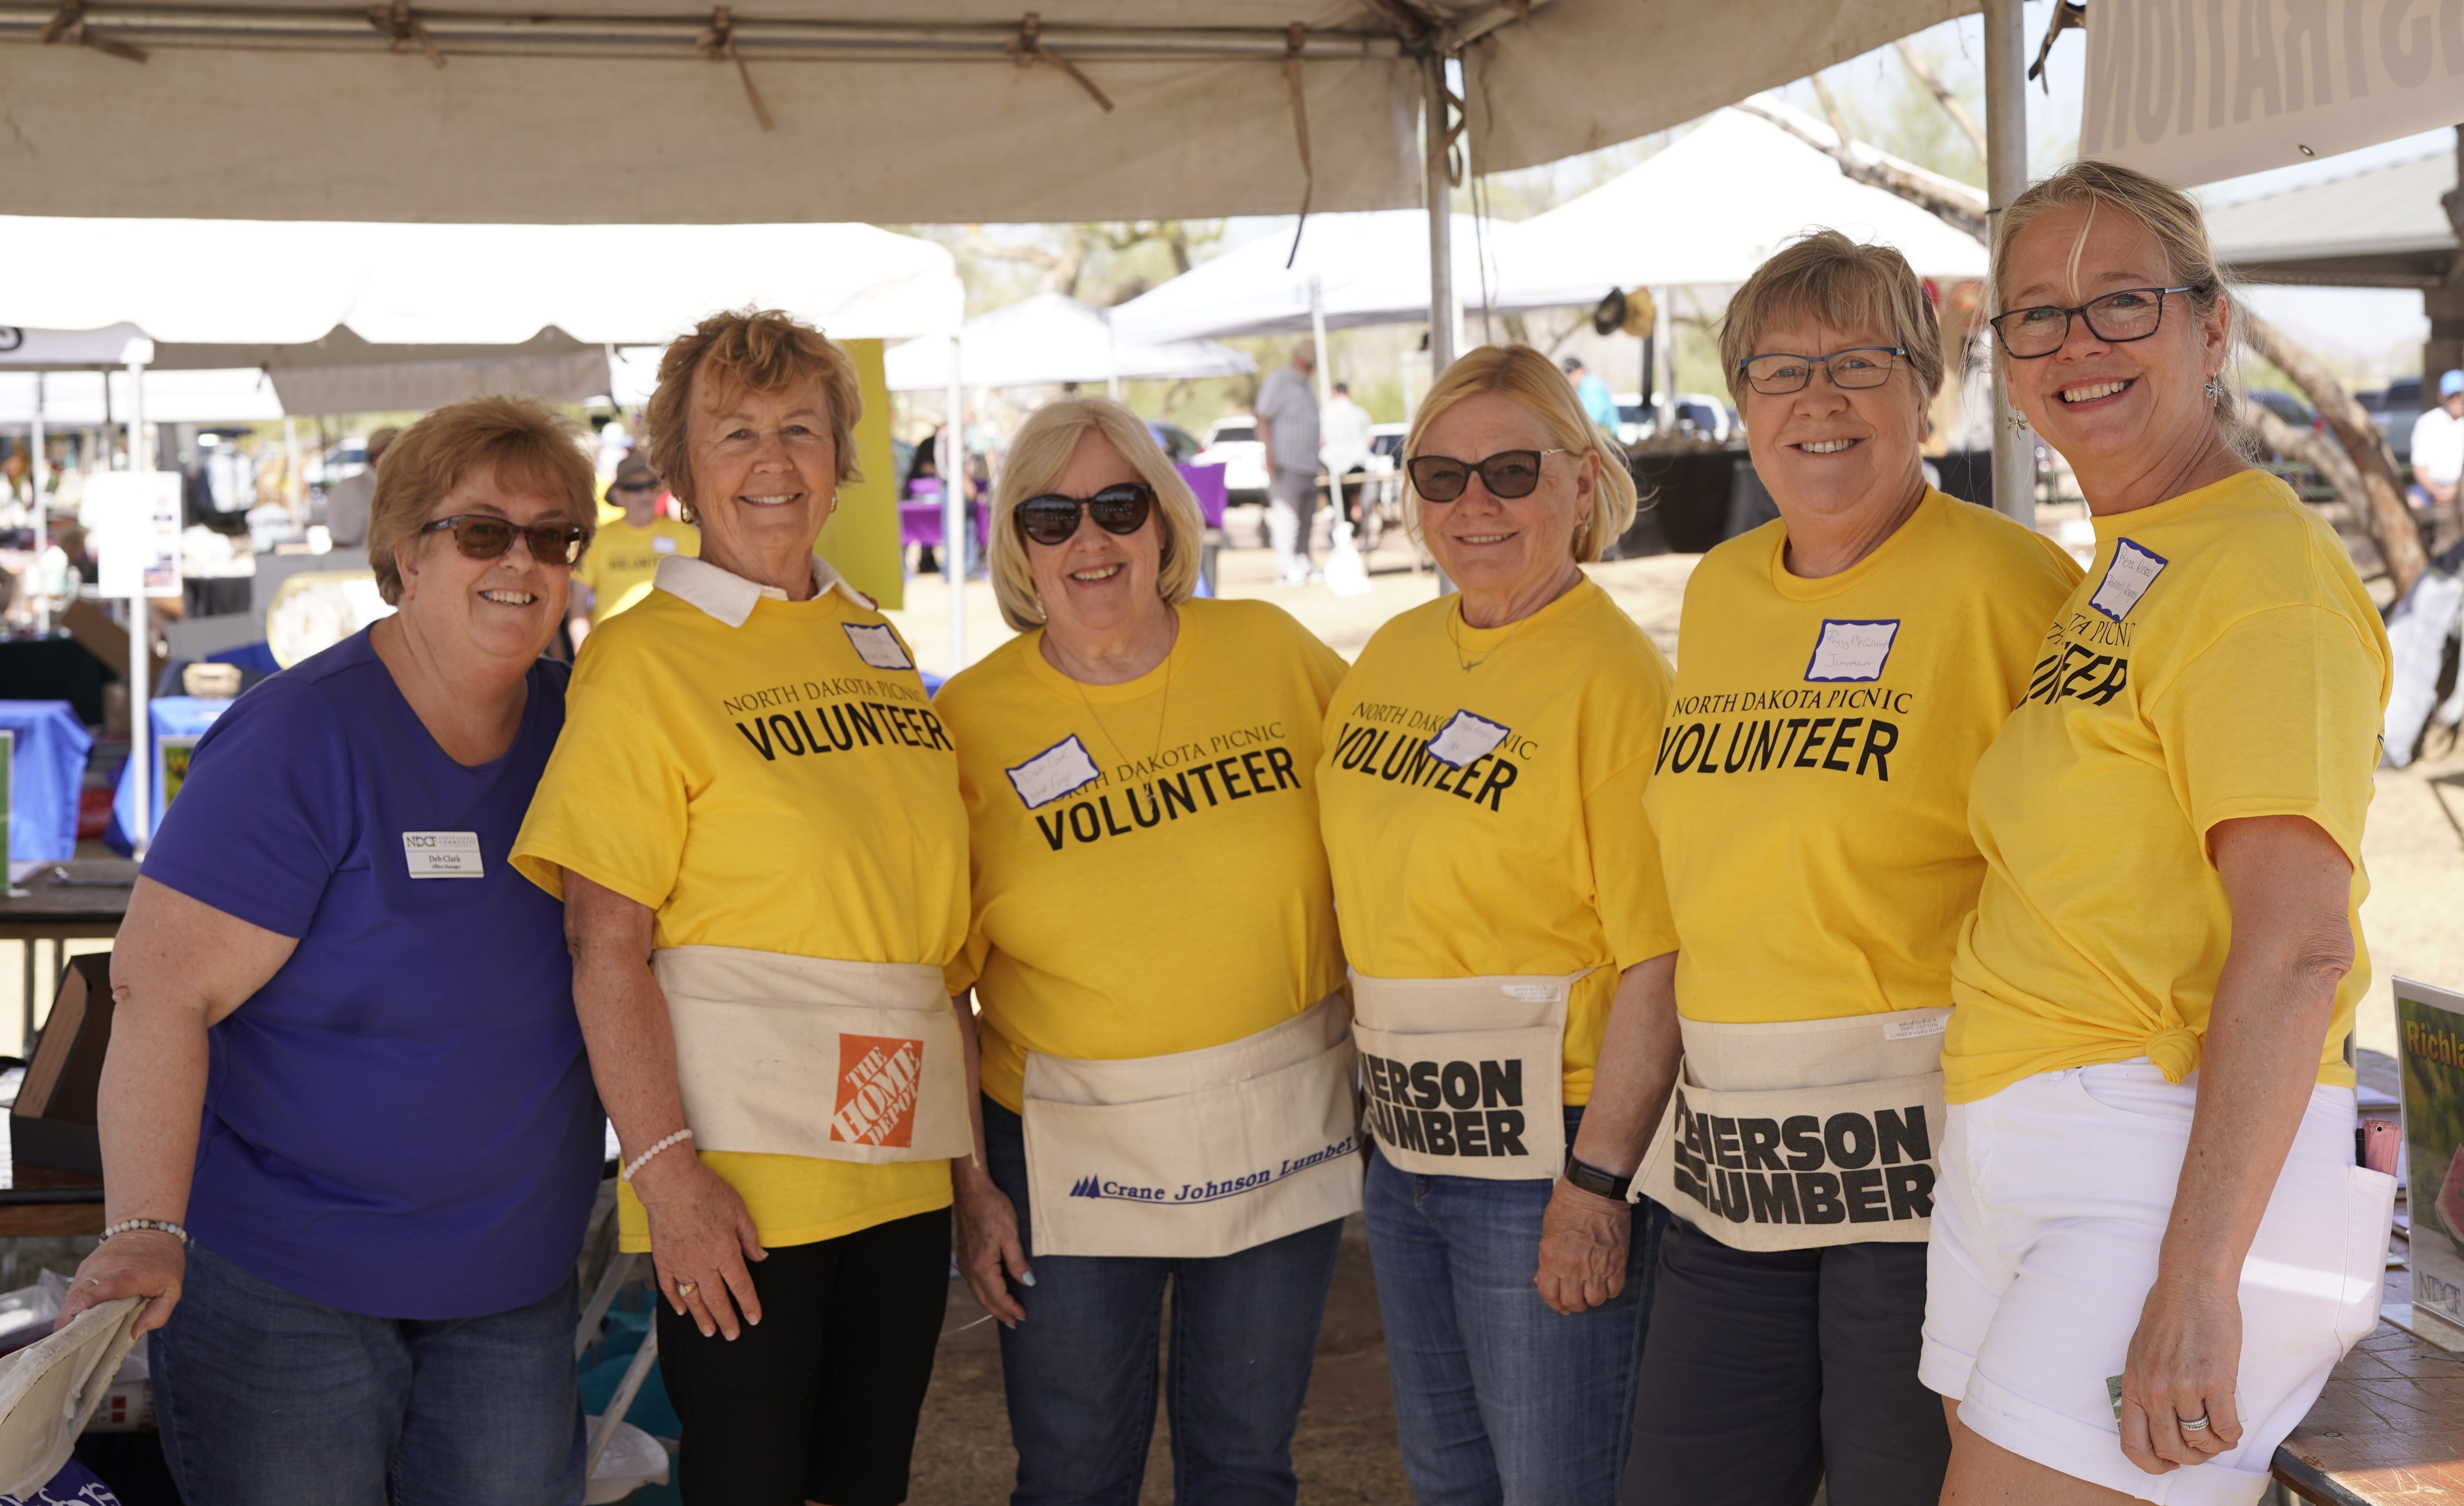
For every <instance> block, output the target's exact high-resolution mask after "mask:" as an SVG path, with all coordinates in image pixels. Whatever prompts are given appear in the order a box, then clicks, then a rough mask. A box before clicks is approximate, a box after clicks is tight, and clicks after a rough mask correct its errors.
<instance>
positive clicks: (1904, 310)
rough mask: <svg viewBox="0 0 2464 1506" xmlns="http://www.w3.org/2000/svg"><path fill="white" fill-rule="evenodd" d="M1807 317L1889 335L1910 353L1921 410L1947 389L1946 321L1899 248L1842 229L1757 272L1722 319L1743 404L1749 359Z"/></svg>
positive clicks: (1805, 242)
mask: <svg viewBox="0 0 2464 1506" xmlns="http://www.w3.org/2000/svg"><path fill="white" fill-rule="evenodd" d="M1808 316H1811V317H1814V318H1818V319H1820V320H1821V321H1822V322H1823V323H1825V324H1828V325H1830V326H1831V327H1832V328H1834V329H1837V330H1854V329H1866V328H1871V329H1879V330H1881V332H1882V338H1885V339H1887V340H1889V341H1890V342H1891V343H1892V344H1894V345H1897V346H1899V347H1900V348H1901V349H1902V350H1904V351H1906V352H1907V353H1908V354H1907V357H1906V360H1907V363H1908V369H1909V371H1910V372H1911V373H1912V374H1913V375H1914V376H1915V377H1916V379H1917V395H1918V398H1919V403H1918V407H1919V409H1920V411H1922V409H1923V408H1924V406H1925V404H1928V403H1931V402H1932V401H1933V397H1934V394H1935V393H1937V392H1940V391H1941V390H1942V371H1943V360H1942V317H1941V316H1940V315H1938V314H1936V313H1935V312H1934V307H1933V303H1932V301H1931V300H1930V299H1928V298H1926V297H1925V284H1924V283H1922V282H1920V281H1918V280H1917V274H1916V273H1915V271H1914V270H1913V269H1911V268H1910V267H1909V266H1908V259H1907V258H1906V257H1905V256H1903V255H1901V254H1900V252H1899V249H1898V248H1897V247H1894V246H1881V245H1866V244H1864V243H1862V242H1859V241H1852V240H1850V239H1849V238H1848V237H1847V236H1845V235H1842V234H1840V233H1839V232H1838V231H1837V230H1815V231H1813V232H1812V233H1810V234H1807V235H1804V236H1802V237H1800V238H1798V239H1796V240H1793V241H1791V242H1790V243H1789V244H1787V245H1786V246H1783V247H1781V248H1780V249H1779V250H1778V251H1773V252H1772V253H1771V258H1770V259H1769V260H1767V261H1765V262H1764V263H1763V264H1762V265H1761V266H1759V267H1757V268H1755V269H1754V274H1753V275H1752V276H1750V277H1748V278H1747V279H1746V284H1745V286H1744V287H1742V288H1739V289H1738V290H1737V293H1736V296H1734V297H1732V298H1730V299H1729V300H1728V312H1727V314H1725V315H1723V316H1721V318H1720V366H1721V374H1722V375H1723V376H1725V377H1726V378H1727V382H1728V396H1729V397H1731V398H1733V399H1735V400H1736V404H1737V406H1739V407H1740V408H1742V407H1744V406H1745V405H1746V394H1747V392H1748V391H1749V390H1750V388H1749V385H1748V383H1747V382H1746V372H1745V365H1744V362H1745V360H1746V359H1747V358H1748V357H1749V356H1753V355H1755V354H1757V352H1756V350H1755V347H1756V346H1757V345H1758V344H1759V343H1760V342H1761V340H1762V338H1763V332H1764V331H1765V330H1767V329H1770V328H1771V326H1772V325H1774V324H1778V323H1782V322H1785V321H1786V320H1788V319H1791V318H1803V317H1808ZM1790 354H1792V355H1798V356H1819V355H1822V354H1824V352H1822V351H1818V350H1807V351H1792V352H1790Z"/></svg>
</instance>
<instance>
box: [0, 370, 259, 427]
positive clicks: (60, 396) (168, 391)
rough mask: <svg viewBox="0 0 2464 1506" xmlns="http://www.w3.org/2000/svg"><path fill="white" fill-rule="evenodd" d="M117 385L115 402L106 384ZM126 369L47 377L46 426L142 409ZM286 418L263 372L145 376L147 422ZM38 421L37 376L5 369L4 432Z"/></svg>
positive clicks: (1, 380)
mask: <svg viewBox="0 0 2464 1506" xmlns="http://www.w3.org/2000/svg"><path fill="white" fill-rule="evenodd" d="M106 377H107V378H109V380H110V382H111V403H110V404H109V405H108V406H107V407H106V406H105V404H104V403H103V400H102V383H103V381H104V379H105V378H106ZM130 380H131V379H130V377H129V374H128V373H127V372H125V371H113V372H102V371H55V372H53V373H52V374H51V375H49V376H47V377H45V378H44V379H43V423H44V424H45V426H48V427H49V428H50V429H51V430H52V431H53V432H54V433H57V432H58V431H60V430H61V429H75V428H92V427H94V426H97V425H99V424H100V423H102V422H103V420H104V418H105V416H106V415H107V416H108V417H109V418H110V420H111V421H112V422H113V423H115V424H124V423H126V422H128V420H129V418H130V416H131V415H132V414H133V413H134V412H135V411H136V407H135V393H134V391H133V389H132V388H131V387H130V385H129V383H130ZM281 417H282V403H281V401H280V399H278V398H277V397H276V396H275V390H274V383H273V382H272V381H271V380H270V379H269V378H268V377H267V376H266V374H265V373H264V372H262V371H149V372H147V373H146V374H145V421H146V422H147V423H149V424H263V423H270V422H277V421H279V420H280V419H281ZM33 418H34V374H33V372H30V371H0V428H10V429H24V428H26V427H27V426H29V425H31V424H32V423H33Z"/></svg>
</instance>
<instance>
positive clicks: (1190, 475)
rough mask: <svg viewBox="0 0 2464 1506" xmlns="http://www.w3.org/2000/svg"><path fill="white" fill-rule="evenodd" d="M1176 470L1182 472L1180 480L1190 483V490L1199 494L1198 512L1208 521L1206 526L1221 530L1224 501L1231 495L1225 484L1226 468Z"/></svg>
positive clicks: (1179, 467) (1183, 468) (1182, 467)
mask: <svg viewBox="0 0 2464 1506" xmlns="http://www.w3.org/2000/svg"><path fill="white" fill-rule="evenodd" d="M1174 469H1177V470H1178V471H1179V472H1180V479H1182V480H1183V481H1186V482H1188V483H1189V490H1190V491H1195V492H1197V493H1198V511H1199V515H1201V516H1203V517H1204V518H1205V519H1206V526H1207V527H1209V528H1221V527H1222V526H1223V501H1224V498H1225V497H1226V496H1227V495H1229V491H1228V490H1227V489H1226V488H1225V486H1224V484H1223V471H1224V469H1225V468H1224V467H1222V466H1178V467H1176V468H1174Z"/></svg>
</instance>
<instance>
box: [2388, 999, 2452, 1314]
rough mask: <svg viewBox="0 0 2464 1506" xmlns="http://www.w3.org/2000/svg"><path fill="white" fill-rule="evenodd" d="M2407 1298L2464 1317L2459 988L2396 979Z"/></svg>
mask: <svg viewBox="0 0 2464 1506" xmlns="http://www.w3.org/2000/svg"><path fill="white" fill-rule="evenodd" d="M2395 1021H2396V1036H2397V1038H2398V1041H2399V1042H2400V1045H2399V1050H2398V1060H2399V1062H2400V1064H2401V1065H2402V1067H2403V1069H2404V1170H2405V1174H2406V1178H2407V1180H2408V1181H2409V1183H2410V1184H2411V1192H2410V1197H2409V1199H2408V1201H2409V1206H2410V1207H2411V1209H2412V1240H2411V1253H2412V1305H2413V1308H2414V1310H2415V1312H2416V1313H2418V1312H2420V1311H2422V1310H2425V1309H2426V1310H2428V1311H2430V1312H2432V1313H2435V1314H2437V1315H2438V1316H2439V1317H2441V1318H2443V1319H2445V1320H2448V1321H2449V1322H2451V1323H2455V1324H2459V1325H2464V995H2458V994H2455V993H2450V992H2448V991H2447V990H2445V989H2438V988H2431V987H2430V986H2429V985H2428V984H2423V983H2416V982H2414V981H2413V980H2412V979H2410V978H2398V979H2396V980H2395Z"/></svg>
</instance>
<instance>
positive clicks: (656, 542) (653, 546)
mask: <svg viewBox="0 0 2464 1506" xmlns="http://www.w3.org/2000/svg"><path fill="white" fill-rule="evenodd" d="M675 552H676V541H675V540H674V539H672V538H670V537H669V536H668V535H665V534H660V535H656V536H655V537H653V538H652V539H651V540H650V553H652V554H654V555H672V554H674V553H675Z"/></svg>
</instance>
